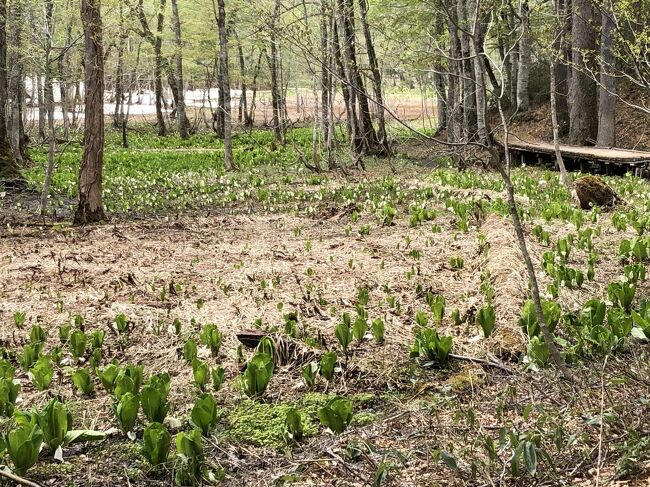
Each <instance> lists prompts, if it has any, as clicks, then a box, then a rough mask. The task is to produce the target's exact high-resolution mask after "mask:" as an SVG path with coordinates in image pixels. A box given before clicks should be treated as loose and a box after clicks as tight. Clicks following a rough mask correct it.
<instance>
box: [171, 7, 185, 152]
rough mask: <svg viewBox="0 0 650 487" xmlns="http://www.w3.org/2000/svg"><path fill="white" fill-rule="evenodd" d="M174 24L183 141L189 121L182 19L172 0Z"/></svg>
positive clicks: (179, 127)
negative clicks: (184, 78)
mask: <svg viewBox="0 0 650 487" xmlns="http://www.w3.org/2000/svg"><path fill="white" fill-rule="evenodd" d="M172 18H173V20H172V24H173V27H174V41H175V47H176V52H175V55H174V59H175V60H176V86H177V91H178V94H177V95H176V120H177V123H178V133H179V134H180V136H181V139H187V137H188V136H189V129H188V124H189V120H188V119H187V115H186V114H185V93H184V82H183V40H182V37H181V18H180V16H179V15H178V2H177V0H172Z"/></svg>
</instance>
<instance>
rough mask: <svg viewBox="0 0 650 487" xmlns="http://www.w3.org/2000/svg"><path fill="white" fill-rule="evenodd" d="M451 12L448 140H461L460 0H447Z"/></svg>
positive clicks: (449, 21)
mask: <svg viewBox="0 0 650 487" xmlns="http://www.w3.org/2000/svg"><path fill="white" fill-rule="evenodd" d="M447 1H448V4H447V7H446V8H447V10H448V12H449V19H448V23H449V57H450V63H449V92H448V95H447V141H448V142H460V141H461V138H462V130H463V122H462V120H463V114H462V107H461V103H460V97H461V86H460V79H461V76H462V67H461V61H460V58H461V47H460V39H459V38H458V14H457V12H458V9H457V7H456V2H458V1H459V0H447Z"/></svg>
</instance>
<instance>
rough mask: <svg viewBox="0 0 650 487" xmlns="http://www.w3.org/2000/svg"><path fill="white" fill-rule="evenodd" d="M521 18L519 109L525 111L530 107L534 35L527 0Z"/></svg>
mask: <svg viewBox="0 0 650 487" xmlns="http://www.w3.org/2000/svg"><path fill="white" fill-rule="evenodd" d="M519 17H520V18H521V38H520V39H519V67H518V69H517V110H518V111H520V112H525V111H528V110H529V109H530V92H529V91H528V80H529V78H530V57H531V48H532V41H533V39H532V36H531V33H530V7H529V5H528V2H527V1H524V2H522V3H521V9H520V11H519Z"/></svg>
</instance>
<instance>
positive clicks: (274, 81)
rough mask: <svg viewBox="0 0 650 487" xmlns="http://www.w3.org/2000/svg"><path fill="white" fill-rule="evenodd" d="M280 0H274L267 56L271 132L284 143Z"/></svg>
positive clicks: (277, 139) (280, 142)
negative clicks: (271, 116) (280, 64)
mask: <svg viewBox="0 0 650 487" xmlns="http://www.w3.org/2000/svg"><path fill="white" fill-rule="evenodd" d="M281 6H282V4H281V0H275V7H274V10H273V25H272V26H271V36H270V37H271V38H270V44H271V54H270V55H269V56H268V63H269V70H270V71H271V105H272V107H273V119H272V121H271V124H272V125H273V132H274V134H275V141H276V142H277V143H278V144H281V145H284V143H285V129H284V123H283V121H284V116H283V109H282V93H281V91H282V85H281V83H282V82H281V79H280V72H279V71H280V66H279V60H278V41H277V34H276V29H278V23H279V20H280V8H281Z"/></svg>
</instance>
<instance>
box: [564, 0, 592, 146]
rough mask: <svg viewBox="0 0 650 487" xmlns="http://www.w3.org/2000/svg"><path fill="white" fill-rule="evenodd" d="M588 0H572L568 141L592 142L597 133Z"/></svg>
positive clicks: (589, 0) (578, 143)
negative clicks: (591, 72)
mask: <svg viewBox="0 0 650 487" xmlns="http://www.w3.org/2000/svg"><path fill="white" fill-rule="evenodd" d="M594 18H595V15H594V6H593V4H592V0H573V22H572V29H573V32H572V39H573V43H572V70H571V87H570V100H571V104H570V111H569V116H570V128H569V143H570V144H573V145H593V143H594V142H595V140H596V136H597V134H598V106H597V97H596V95H597V91H596V82H595V80H594V79H593V78H592V77H591V75H590V73H589V72H590V71H591V70H592V68H593V64H594V63H593V60H594V55H595V52H596V32H595V30H594V28H593V22H594Z"/></svg>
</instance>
